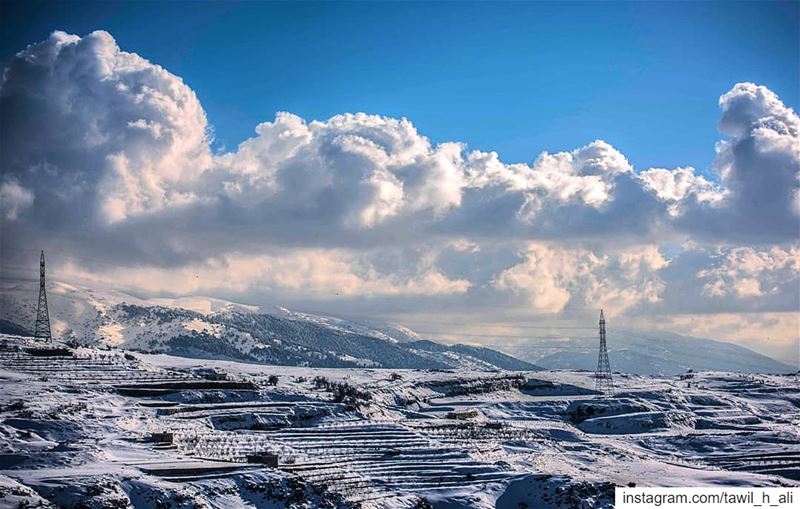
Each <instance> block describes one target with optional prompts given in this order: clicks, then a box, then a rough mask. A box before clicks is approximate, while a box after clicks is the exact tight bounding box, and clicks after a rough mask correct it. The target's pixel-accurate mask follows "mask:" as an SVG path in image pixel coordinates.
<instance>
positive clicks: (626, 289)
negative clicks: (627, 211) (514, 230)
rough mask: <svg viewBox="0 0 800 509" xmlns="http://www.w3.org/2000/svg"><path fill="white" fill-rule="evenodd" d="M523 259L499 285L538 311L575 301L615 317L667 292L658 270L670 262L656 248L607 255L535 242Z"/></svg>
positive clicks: (550, 310) (549, 310) (552, 310)
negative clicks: (523, 298) (525, 297)
mask: <svg viewBox="0 0 800 509" xmlns="http://www.w3.org/2000/svg"><path fill="white" fill-rule="evenodd" d="M523 257H524V260H523V261H522V263H520V264H518V265H515V266H513V267H511V268H509V269H507V270H505V271H503V272H502V273H501V274H500V275H499V277H498V278H497V280H496V282H495V284H496V285H497V287H498V288H500V289H505V290H510V291H512V292H515V293H518V294H522V295H525V296H527V298H528V300H529V303H530V305H531V307H532V308H533V311H534V312H536V313H558V312H561V311H563V310H564V309H565V308H566V307H567V305H568V304H570V303H573V304H576V305H577V307H578V308H579V309H584V308H586V307H604V308H606V309H608V310H609V311H608V312H609V315H610V316H614V315H619V314H623V313H625V312H626V311H628V310H629V309H631V308H633V307H635V306H636V305H638V304H641V303H655V302H658V300H659V299H660V296H661V293H662V292H663V290H664V283H663V281H662V280H661V279H660V277H659V275H658V272H659V271H660V270H661V269H663V268H664V267H666V266H667V265H668V264H669V261H668V260H666V259H665V258H664V257H663V255H662V254H661V252H660V251H659V249H658V248H657V247H656V246H642V247H638V248H635V249H628V250H622V251H618V252H614V253H611V254H602V253H595V252H594V251H591V250H586V249H575V248H559V247H554V246H549V245H546V244H541V243H532V244H530V245H529V246H528V248H527V250H526V251H525V252H524V253H523Z"/></svg>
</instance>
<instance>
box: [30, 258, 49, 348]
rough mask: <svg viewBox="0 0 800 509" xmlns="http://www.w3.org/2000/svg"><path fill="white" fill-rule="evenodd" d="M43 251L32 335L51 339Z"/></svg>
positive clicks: (37, 337)
mask: <svg viewBox="0 0 800 509" xmlns="http://www.w3.org/2000/svg"><path fill="white" fill-rule="evenodd" d="M44 286H45V285H44V251H42V257H41V259H40V260H39V307H38V309H37V310H36V328H35V332H34V333H33V336H34V337H35V338H36V339H42V340H44V341H51V340H52V339H53V338H52V337H51V335H50V313H49V312H48V311H47V290H45V287H44Z"/></svg>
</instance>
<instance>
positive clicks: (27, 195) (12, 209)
mask: <svg viewBox="0 0 800 509" xmlns="http://www.w3.org/2000/svg"><path fill="white" fill-rule="evenodd" d="M32 204H33V193H32V192H31V191H29V190H28V189H25V188H24V187H22V186H21V185H19V182H17V181H16V180H14V179H13V178H12V179H8V180H5V181H3V182H2V183H0V215H2V216H3V217H5V218H6V219H7V220H8V221H14V220H16V219H17V217H18V216H19V214H21V213H22V212H23V211H24V210H25V209H27V208H28V207H30V206H31V205H32Z"/></svg>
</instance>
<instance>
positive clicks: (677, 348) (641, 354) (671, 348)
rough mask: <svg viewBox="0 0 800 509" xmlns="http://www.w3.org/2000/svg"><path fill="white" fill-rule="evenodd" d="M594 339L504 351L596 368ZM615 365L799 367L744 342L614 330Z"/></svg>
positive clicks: (629, 368)
mask: <svg viewBox="0 0 800 509" xmlns="http://www.w3.org/2000/svg"><path fill="white" fill-rule="evenodd" d="M597 347H598V342H597V340H595V339H585V338H581V339H571V338H565V339H552V340H551V339H537V340H535V341H534V340H531V341H528V342H525V343H522V344H518V345H509V346H505V347H501V350H503V351H505V352H506V353H509V354H511V355H514V356H516V357H517V358H519V359H524V360H526V361H528V362H532V363H535V364H537V365H539V366H542V367H544V368H550V369H556V368H557V369H589V370H593V369H595V368H596V367H597ZM608 355H609V358H610V361H611V369H612V370H614V371H621V372H624V373H638V374H643V375H674V374H678V373H683V372H685V371H686V370H687V369H690V368H691V369H694V370H695V371H700V370H709V371H715V370H725V371H738V372H744V373H790V372H792V371H794V370H796V368H794V369H793V368H792V367H791V366H788V365H786V364H783V363H781V362H778V361H776V360H774V359H772V358H770V357H767V356H766V355H761V354H759V353H756V352H754V351H752V350H749V349H747V348H745V347H743V346H739V345H735V344H733V343H725V342H722V341H714V340H711V339H703V338H695V337H689V336H681V335H679V334H673V333H669V332H641V331H629V330H610V331H609V333H608Z"/></svg>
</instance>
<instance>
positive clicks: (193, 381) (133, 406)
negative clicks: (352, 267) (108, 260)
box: [0, 338, 800, 509]
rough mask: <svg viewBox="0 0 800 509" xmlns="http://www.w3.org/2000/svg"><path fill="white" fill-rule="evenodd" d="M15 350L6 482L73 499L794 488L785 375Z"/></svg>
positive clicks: (359, 501)
mask: <svg viewBox="0 0 800 509" xmlns="http://www.w3.org/2000/svg"><path fill="white" fill-rule="evenodd" d="M10 339H12V338H6V341H5V343H0V346H2V348H0V379H2V383H3V389H4V391H3V393H2V399H0V405H2V406H0V416H1V417H2V423H0V431H2V433H0V446H2V449H0V462H1V463H0V481H2V483H0V490H3V489H6V488H3V486H12V487H14V488H13V489H14V490H16V491H15V493H17V492H19V493H23V492H24V493H29V492H28V491H25V490H28V489H30V490H32V491H30V493H36V494H37V495H36V496H37V497H39V498H40V499H41V501H45V502H46V501H48V500H52V501H54V502H57V503H58V504H60V505H61V506H63V507H77V506H79V501H81V500H84V499H86V498H87V497H90V498H92V499H98V500H104V501H105V502H104V504H105V506H109V507H127V506H131V505H133V506H138V507H151V506H152V505H148V504H150V503H152V504H155V502H154V501H155V500H166V501H167V502H165V503H167V506H174V507H181V506H182V505H183V504H185V502H186V501H187V500H188V501H192V502H191V503H193V504H195V505H199V506H203V505H206V506H210V507H240V506H241V507H262V506H266V507H274V506H275V505H274V504H279V505H278V507H281V506H283V507H361V508H392V509H394V508H402V507H409V508H411V507H426V504H431V505H432V506H433V507H436V506H437V505H439V504H445V503H446V504H447V507H464V508H467V507H469V508H479V509H480V508H490V507H495V505H496V504H499V503H500V502H498V501H502V504H503V505H502V507H518V506H519V504H520V503H526V504H529V506H531V507H533V506H536V505H531V499H530V497H534V496H536V497H538V496H539V495H531V493H541V494H542V495H541V496H543V497H544V496H546V497H547V499H536V500H534V501H533V502H534V504H535V503H537V502H536V501H537V500H538V503H540V504H542V507H562V506H563V507H571V506H573V505H575V504H580V503H584V505H585V504H586V503H588V504H589V505H588V506H587V507H609V506H610V505H611V502H612V500H613V486H614V485H615V484H616V485H627V484H630V483H631V482H634V483H636V484H637V485H686V484H690V485H698V484H699V485H704V484H712V485H713V484H727V483H731V484H737V485H743V484H744V485H763V486H773V485H774V486H779V485H787V484H788V485H791V484H792V483H794V484H800V475H798V473H799V472H800V435H798V433H799V432H798V425H799V424H800V412H799V411H798V409H800V388H798V386H797V385H796V384H795V381H794V379H792V378H791V377H781V376H752V375H738V374H729V373H708V374H697V375H695V377H694V379H693V380H692V381H691V386H689V384H688V383H687V382H686V381H682V380H677V379H652V378H648V377H637V376H622V377H620V380H619V381H618V387H619V394H618V395H617V396H616V397H614V398H608V399H604V398H597V396H596V395H595V394H594V393H593V391H592V389H591V388H592V386H593V380H592V379H591V377H590V376H589V374H588V373H582V372H537V373H535V374H533V373H532V374H526V373H482V372H470V371H417V370H407V371H398V372H387V371H384V370H372V369H363V370H353V369H312V368H287V367H276V366H260V365H255V364H239V363H236V362H226V361H198V360H194V359H183V358H177V357H169V356H165V355H158V356H156V355H143V354H132V355H131V354H125V353H122V352H117V351H111V352H108V351H99V350H93V349H84V348H81V349H77V350H68V351H44V350H42V348H41V347H42V345H33V344H26V343H24V342H23V341H21V340H18V342H17V343H12V342H11V341H10ZM37 348H38V350H37ZM210 368H213V369H210ZM20 381H24V383H19V382H20ZM8 489H11V488H8ZM526 493H527V495H525V494H526ZM559 493H560V494H562V495H563V494H571V495H570V496H569V497H566V496H564V497H562V495H558V494H559ZM581 493H583V494H584V495H585V496H586V497H589V496H590V495H589V494H591V496H590V498H591V503H589V502H586V500H584V499H581V498H580V497H581V496H583V495H580V494H581ZM545 494H546V495H545ZM31 497H33V495H31ZM520 497H522V498H520ZM570 497H571V498H570ZM575 497H577V498H575ZM34 498H35V497H34ZM31 500H34V499H33V498H32V499H31ZM36 500H37V501H39V499H36ZM144 500H149V501H151V502H147V503H145V502H142V501H144ZM587 500H588V499H587ZM554 501H559V502H558V503H556V502H554ZM42 503H43V502H42ZM142 504H144V505H142ZM281 504H282V505H281ZM303 504H305V505H303ZM309 504H311V505H309ZM548 504H550V505H548ZM165 507H166V506H165Z"/></svg>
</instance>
